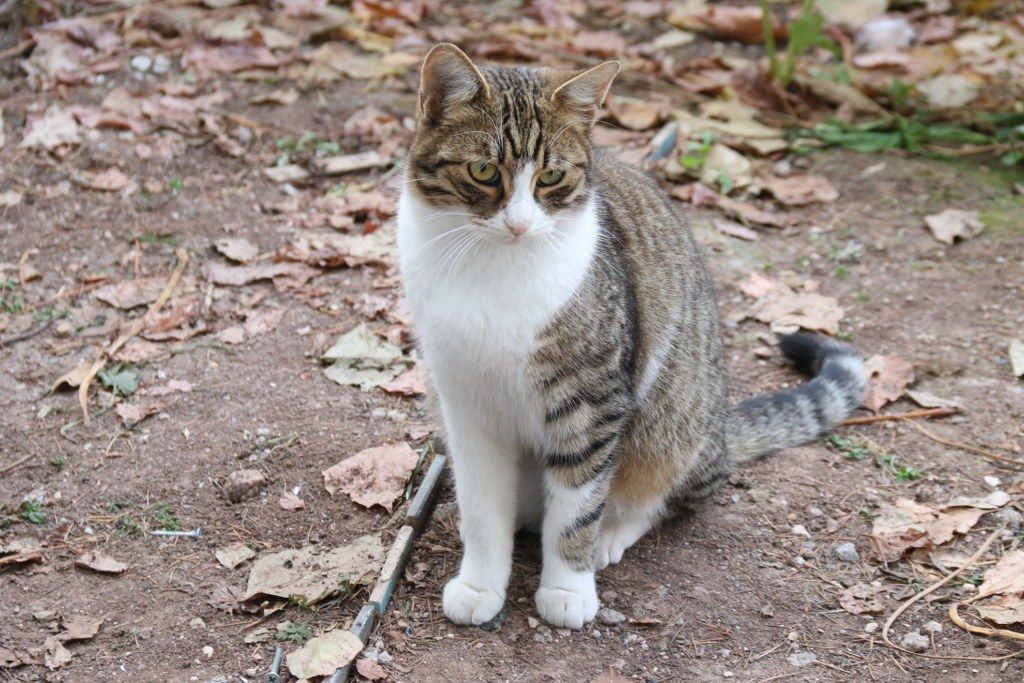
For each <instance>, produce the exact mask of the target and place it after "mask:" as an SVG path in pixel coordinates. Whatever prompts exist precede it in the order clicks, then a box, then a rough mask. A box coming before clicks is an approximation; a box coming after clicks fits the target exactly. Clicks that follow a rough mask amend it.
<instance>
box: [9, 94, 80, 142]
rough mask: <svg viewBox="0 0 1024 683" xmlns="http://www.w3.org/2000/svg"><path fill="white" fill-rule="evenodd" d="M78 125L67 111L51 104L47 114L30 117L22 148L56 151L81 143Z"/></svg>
mask: <svg viewBox="0 0 1024 683" xmlns="http://www.w3.org/2000/svg"><path fill="white" fill-rule="evenodd" d="M81 140H82V138H81V136H80V135H79V134H78V123H77V122H76V121H75V117H74V116H73V115H72V114H71V112H70V111H69V110H67V109H64V108H63V107H61V106H60V105H57V104H51V105H50V106H49V107H48V108H47V109H46V111H45V112H43V113H42V114H38V115H35V116H31V115H30V116H29V118H28V121H27V123H26V124H25V137H24V138H22V140H21V144H20V146H21V147H30V148H37V149H45V150H48V151H50V150H55V149H57V148H60V147H67V146H70V145H75V144H78V143H79V142H81Z"/></svg>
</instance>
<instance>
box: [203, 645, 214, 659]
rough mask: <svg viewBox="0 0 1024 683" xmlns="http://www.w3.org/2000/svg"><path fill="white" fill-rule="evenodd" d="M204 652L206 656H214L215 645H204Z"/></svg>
mask: <svg viewBox="0 0 1024 683" xmlns="http://www.w3.org/2000/svg"><path fill="white" fill-rule="evenodd" d="M203 654H204V655H205V656H206V657H212V656H213V646H211V645H204V646H203Z"/></svg>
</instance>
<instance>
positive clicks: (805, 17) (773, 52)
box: [760, 0, 842, 88]
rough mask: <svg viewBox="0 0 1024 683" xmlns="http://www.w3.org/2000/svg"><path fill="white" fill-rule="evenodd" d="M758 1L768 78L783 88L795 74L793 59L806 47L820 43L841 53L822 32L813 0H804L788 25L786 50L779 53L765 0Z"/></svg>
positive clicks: (821, 25) (807, 48)
mask: <svg viewBox="0 0 1024 683" xmlns="http://www.w3.org/2000/svg"><path fill="white" fill-rule="evenodd" d="M760 2H761V30H762V33H763V36H764V49H765V52H766V53H768V66H769V69H770V70H771V75H772V78H773V79H775V81H776V82H778V84H779V85H780V86H782V87H783V88H785V87H787V86H788V85H789V83H790V81H792V80H793V76H794V75H795V74H796V66H797V62H798V61H799V60H800V58H801V57H802V56H803V55H805V54H806V53H807V52H808V51H809V50H811V49H812V48H815V47H823V48H825V49H826V50H828V51H830V52H832V53H833V54H834V55H836V56H837V57H842V50H841V49H840V48H839V46H838V45H836V43H835V42H834V41H833V40H832V39H830V38H829V37H828V36H826V35H825V33H824V31H823V30H822V29H823V28H824V18H823V17H822V15H821V12H819V11H818V10H817V9H816V8H815V7H814V0H804V2H803V5H802V6H801V7H800V12H799V14H797V16H796V19H794V20H793V22H792V23H791V24H790V25H789V39H788V40H787V41H786V51H785V53H784V54H783V55H782V56H781V58H780V56H779V52H778V47H777V46H776V44H775V24H774V21H773V19H772V12H771V6H770V3H769V2H768V0H760Z"/></svg>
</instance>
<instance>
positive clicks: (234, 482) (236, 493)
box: [224, 470, 267, 503]
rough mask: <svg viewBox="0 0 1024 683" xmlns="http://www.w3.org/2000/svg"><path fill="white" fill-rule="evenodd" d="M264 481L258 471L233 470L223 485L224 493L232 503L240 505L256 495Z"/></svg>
mask: <svg viewBox="0 0 1024 683" xmlns="http://www.w3.org/2000/svg"><path fill="white" fill-rule="evenodd" d="M266 481H267V480H266V478H265V477H264V476H263V473H262V472H260V471H259V470H235V471H234V472H232V473H231V474H229V475H228V479H227V481H226V482H225V483H224V493H225V494H226V495H227V497H228V500H230V501H231V502H232V503H241V502H242V501H243V500H245V499H247V498H251V497H252V496H254V495H256V493H257V492H258V491H259V490H260V488H261V487H262V486H263V484H265V483H266Z"/></svg>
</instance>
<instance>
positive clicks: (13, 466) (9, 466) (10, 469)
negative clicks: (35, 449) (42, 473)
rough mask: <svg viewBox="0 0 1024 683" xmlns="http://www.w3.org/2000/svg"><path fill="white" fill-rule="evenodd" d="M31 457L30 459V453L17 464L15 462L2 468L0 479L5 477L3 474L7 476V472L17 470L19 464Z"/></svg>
mask: <svg viewBox="0 0 1024 683" xmlns="http://www.w3.org/2000/svg"><path fill="white" fill-rule="evenodd" d="M31 457H32V454H31V453H29V454H28V455H26V456H25V457H24V458H22V459H21V460H18V461H17V462H15V463H12V464H10V465H8V466H7V467H5V468H3V469H2V470H0V477H2V476H4V475H5V474H7V473H8V472H11V471H12V470H15V469H17V467H18V465H20V464H22V463H23V462H25V461H27V460H28V459H29V458H31Z"/></svg>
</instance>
